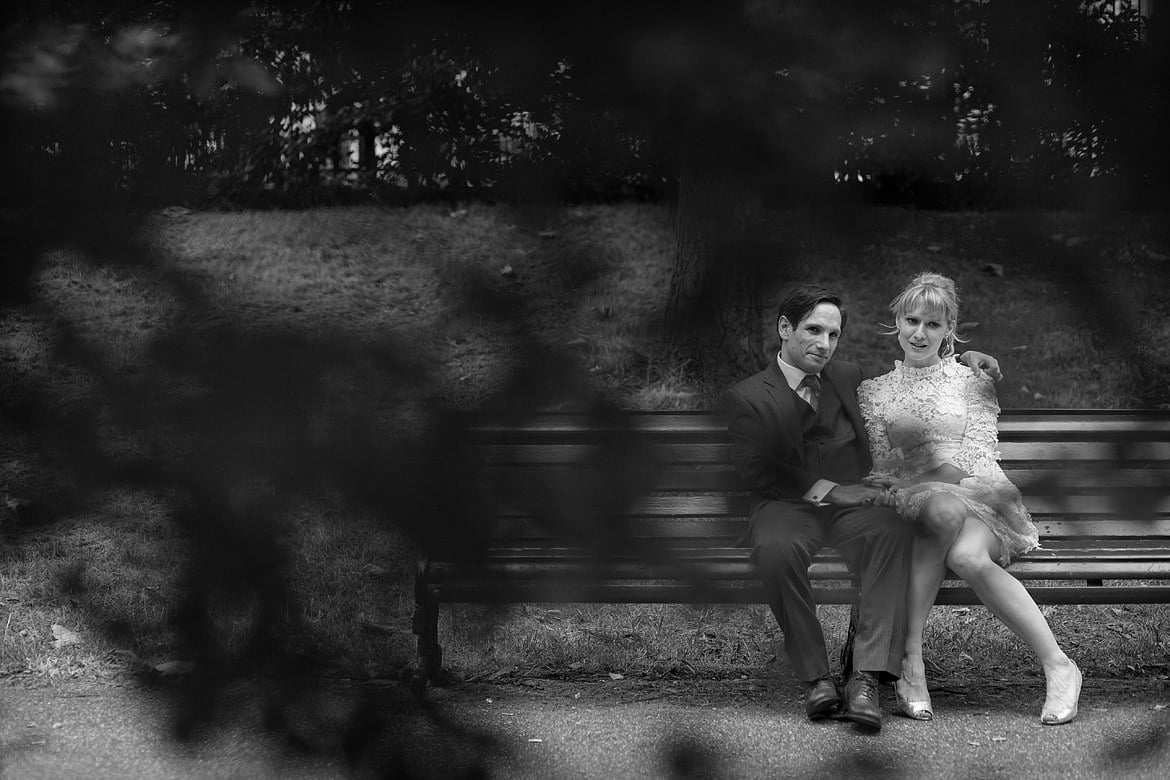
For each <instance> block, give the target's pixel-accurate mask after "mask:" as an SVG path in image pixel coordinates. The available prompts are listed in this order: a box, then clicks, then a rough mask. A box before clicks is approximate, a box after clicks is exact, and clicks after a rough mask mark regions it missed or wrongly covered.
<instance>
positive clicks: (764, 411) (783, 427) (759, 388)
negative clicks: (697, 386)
mask: <svg viewBox="0 0 1170 780" xmlns="http://www.w3.org/2000/svg"><path fill="white" fill-rule="evenodd" d="M862 378H863V375H862V371H861V367H860V366H859V365H857V364H856V363H849V362H835V361H830V362H829V363H828V364H827V365H826V366H825V367H824V368H823V369H822V370H821V382H822V387H823V386H824V384H825V383H830V384H832V386H833V389H834V390H835V391H836V393H837V395H838V396H839V397H840V399H841V408H842V413H843V414H844V415H845V416H846V418H848V420H849V422H850V424H851V425H852V427H853V430H854V432H855V433H856V434H857V439H856V441H855V442H854V446H855V447H857V448H859V450H858V453H857V454H858V462H859V463H860V464H861V466H862V468H863V469H864V471H863V472H862V473H861V474H858V475H857V477H856V478H857V479H860V478H861V477H862V476H864V475H865V474H866V473H868V472H869V469H870V467H871V466H872V460H871V459H870V454H869V439H868V437H867V436H866V434H865V421H864V420H863V419H862V417H861V410H860V409H859V408H858V407H857V386H858V385H859V384H861V380H862ZM822 392H824V391H823V390H822ZM797 403H798V400H797V399H796V398H795V397H794V396H793V393H792V390H791V388H789V387H788V382H787V380H786V379H785V378H784V372H782V371H781V370H780V366H779V365H777V363H776V361H775V359H773V360H772V362H771V364H770V365H769V366H768V367H767V368H765V369H764V370H763V371H761V372H760V373H758V374H755V375H753V376H750V377H748V378H747V379H744V380H742V381H740V382H739V383H737V384H735V385H733V386H732V387H731V388H730V389H728V390H727V391H726V392H725V393H724V394H723V397H722V399H721V406H722V409H723V412H724V414H725V415H726V417H727V428H728V432H729V433H730V434H731V439H732V442H733V452H734V455H733V458H734V461H735V467H736V470H737V471H738V472H739V475H740V477H741V478H742V479H743V480H744V482H745V483H746V486H747V487H748V488H749V489H750V490H751V491H752V498H753V504H755V503H757V502H759V501H760V500H762V499H781V498H787V499H791V500H800V499H801V498H802V497H803V496H804V495H805V494H806V493H807V492H808V491H809V490H810V489H811V488H812V486H813V485H814V484H816V482H817V480H819V479H821V475H820V474H817V473H814V472H811V471H808V470H806V469H805V463H804V433H803V429H802V427H801V420H800V410H799V408H798V407H797Z"/></svg>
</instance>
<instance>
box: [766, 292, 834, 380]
mask: <svg viewBox="0 0 1170 780" xmlns="http://www.w3.org/2000/svg"><path fill="white" fill-rule="evenodd" d="M776 329H777V331H778V332H779V333H780V342H781V346H780V357H782V358H783V359H784V362H786V363H789V364H790V365H793V366H796V367H797V368H799V369H801V370H802V371H805V372H807V373H810V374H816V373H819V372H820V370H821V369H822V368H824V367H825V364H826V363H828V362H829V360H831V359H832V357H833V353H834V352H836V351H837V341H838V339H840V338H841V310H840V309H838V308H837V307H836V306H834V305H833V304H831V303H818V304H817V306H816V308H815V309H813V310H812V311H811V312H809V314H808V316H807V317H805V318H804V319H803V320H801V321H800V322H799V323H797V324H796V325H795V326H793V325H792V323H790V322H789V321H788V318H787V317H781V318H780V322H779V324H778V325H777V328H776Z"/></svg>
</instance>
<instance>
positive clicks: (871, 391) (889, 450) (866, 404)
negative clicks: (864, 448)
mask: <svg viewBox="0 0 1170 780" xmlns="http://www.w3.org/2000/svg"><path fill="white" fill-rule="evenodd" d="M880 395H881V387H880V386H879V385H878V383H877V382H876V381H874V380H866V381H865V382H862V383H861V386H860V387H858V388H857V405H858V406H859V407H860V408H861V416H862V418H863V419H864V420H865V434H866V436H867V437H868V438H869V452H870V455H871V456H872V458H873V471H872V472H871V473H873V474H882V475H887V476H894V475H896V474H897V471H898V464H899V463H900V462H901V457H900V454H899V451H898V450H897V449H895V448H894V447H893V446H892V445H891V444H890V435H889V433H888V432H887V431H886V422H885V420H884V419H883V417H882V412H881V403H880V401H879V396H880Z"/></svg>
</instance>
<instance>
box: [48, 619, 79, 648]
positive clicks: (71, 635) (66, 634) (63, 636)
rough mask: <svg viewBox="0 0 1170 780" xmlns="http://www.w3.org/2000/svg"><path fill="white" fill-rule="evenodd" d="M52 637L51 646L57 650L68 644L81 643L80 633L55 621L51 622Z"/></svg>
mask: <svg viewBox="0 0 1170 780" xmlns="http://www.w3.org/2000/svg"><path fill="white" fill-rule="evenodd" d="M53 639H54V641H53V647H54V648H55V649H58V650H59V649H61V648H62V647H66V646H68V645H79V644H81V635H80V634H78V633H77V632H75V631H70V630H69V629H68V628H65V626H62V625H59V624H57V623H54V624H53Z"/></svg>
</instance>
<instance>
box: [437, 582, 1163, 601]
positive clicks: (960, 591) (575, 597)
mask: <svg viewBox="0 0 1170 780" xmlns="http://www.w3.org/2000/svg"><path fill="white" fill-rule="evenodd" d="M1025 587H1028V591H1029V592H1030V593H1031V594H1032V598H1033V599H1035V601H1036V602H1037V603H1038V604H1165V603H1170V586H1167V585H1116V584H1110V585H1108V586H1106V587H1084V586H1067V585H1065V586H1055V585H1046V586H1041V587H1036V586H1031V587H1029V584H1028V583H1027V582H1026V581H1025ZM446 595H447V600H449V601H453V602H469V601H474V602H479V603H516V602H528V603H541V604H564V603H574V602H576V603H602V604H609V603H612V604H762V603H764V594H763V590H762V588H761V587H760V585H759V584H758V583H749V582H736V583H726V582H723V583H709V584H705V585H704V586H703V587H702V588H696V587H695V586H694V585H693V584H691V583H660V584H656V585H653V586H650V585H647V584H646V583H635V584H619V583H613V584H605V585H596V586H584V585H574V586H568V587H550V586H549V585H547V584H535V585H522V584H516V583H512V584H509V585H507V586H502V585H501V584H500V583H499V582H498V581H496V580H481V581H475V580H468V581H465V582H460V583H459V584H458V585H454V586H452V587H451V588H450V589H449V590H448V591H447V594H446ZM813 596H814V597H815V598H816V600H817V602H818V603H820V604H842V605H848V604H852V603H853V602H854V601H856V599H857V591H856V590H854V589H853V588H850V587H817V586H814V588H813ZM979 603H980V602H979V599H978V597H976V596H975V594H974V592H972V591H971V589H970V588H966V587H962V586H949V585H944V586H943V587H942V588H941V589H940V590H939V593H938V598H936V599H935V604H938V605H953V604H968V605H976V604H979Z"/></svg>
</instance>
